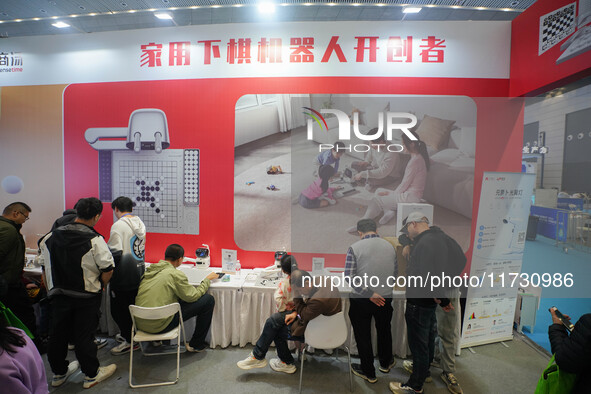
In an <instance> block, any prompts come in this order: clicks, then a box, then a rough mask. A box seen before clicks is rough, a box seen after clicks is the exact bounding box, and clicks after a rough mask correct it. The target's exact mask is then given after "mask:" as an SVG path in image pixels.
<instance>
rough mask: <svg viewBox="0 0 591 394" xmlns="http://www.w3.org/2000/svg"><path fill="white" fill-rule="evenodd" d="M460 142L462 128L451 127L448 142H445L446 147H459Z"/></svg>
mask: <svg viewBox="0 0 591 394" xmlns="http://www.w3.org/2000/svg"><path fill="white" fill-rule="evenodd" d="M461 142H462V130H461V129H453V130H452V131H451V134H450V135H449V143H448V144H447V147H448V148H453V149H460V144H461Z"/></svg>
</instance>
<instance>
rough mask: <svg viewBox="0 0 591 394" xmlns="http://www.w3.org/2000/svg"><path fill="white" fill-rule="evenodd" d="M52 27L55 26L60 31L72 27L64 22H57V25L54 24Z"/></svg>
mask: <svg viewBox="0 0 591 394" xmlns="http://www.w3.org/2000/svg"><path fill="white" fill-rule="evenodd" d="M51 26H55V27H57V28H59V29H63V28H64V27H70V25H68V24H67V23H64V22H62V21H59V22H56V23H52V24H51Z"/></svg>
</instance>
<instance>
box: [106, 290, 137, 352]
mask: <svg viewBox="0 0 591 394" xmlns="http://www.w3.org/2000/svg"><path fill="white" fill-rule="evenodd" d="M137 290H138V289H134V290H112V289H111V316H112V317H113V320H115V323H117V326H119V330H120V331H121V336H122V337H123V338H125V340H126V341H127V343H131V326H132V323H131V314H130V313H129V306H130V305H133V304H135V296H137Z"/></svg>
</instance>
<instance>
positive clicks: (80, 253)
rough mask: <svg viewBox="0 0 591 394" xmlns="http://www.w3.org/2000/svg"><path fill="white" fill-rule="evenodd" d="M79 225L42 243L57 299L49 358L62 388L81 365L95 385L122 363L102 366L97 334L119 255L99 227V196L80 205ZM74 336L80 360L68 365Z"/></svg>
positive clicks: (49, 285)
mask: <svg viewBox="0 0 591 394" xmlns="http://www.w3.org/2000/svg"><path fill="white" fill-rule="evenodd" d="M76 206H77V208H76V215H77V216H76V219H75V220H74V223H71V224H67V225H65V226H62V227H59V228H57V229H56V230H55V231H52V232H50V233H49V234H48V235H47V236H45V237H44V238H43V239H42V241H41V243H40V248H41V262H42V265H43V274H44V276H45V279H46V280H45V283H46V285H47V290H48V297H49V299H50V303H51V314H52V320H51V328H50V336H49V349H48V352H47V359H48V361H49V364H50V366H51V370H52V371H53V373H54V376H53V379H52V382H51V385H52V386H53V387H58V386H61V385H62V384H64V383H65V382H66V380H67V379H68V377H69V376H70V375H72V374H73V373H74V372H76V370H77V369H78V366H80V368H81V369H82V372H83V373H84V374H85V375H86V377H85V378H84V383H83V385H82V386H83V387H84V388H90V387H92V386H94V385H96V384H98V383H100V382H102V381H103V380H105V379H107V378H108V377H109V376H111V375H112V374H113V373H114V372H115V369H116V368H117V366H116V365H115V364H111V365H108V366H105V367H100V366H99V360H98V358H97V355H96V353H97V347H96V345H95V344H94V332H95V330H96V327H97V325H98V321H99V315H100V306H101V292H102V289H103V287H104V286H106V285H107V283H108V282H109V280H110V279H111V275H112V274H113V268H114V262H113V256H112V255H111V252H110V251H109V248H108V247H107V243H106V242H105V240H104V239H103V237H102V236H101V235H100V234H99V233H97V232H96V231H95V230H94V228H93V227H94V226H95V225H96V223H97V222H98V221H99V219H100V218H101V213H102V211H103V205H102V203H101V202H100V201H99V200H98V199H97V198H95V197H90V198H85V199H82V200H81V201H78V204H77V205H76ZM70 336H72V337H73V340H74V345H76V347H75V352H76V358H77V359H78V361H79V364H78V362H76V361H72V362H70V363H68V361H67V359H66V357H67V354H68V339H70Z"/></svg>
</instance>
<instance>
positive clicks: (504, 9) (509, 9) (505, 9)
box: [503, 8, 512, 12]
mask: <svg viewBox="0 0 591 394" xmlns="http://www.w3.org/2000/svg"><path fill="white" fill-rule="evenodd" d="M503 11H505V12H506V11H512V10H511V8H503Z"/></svg>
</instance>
